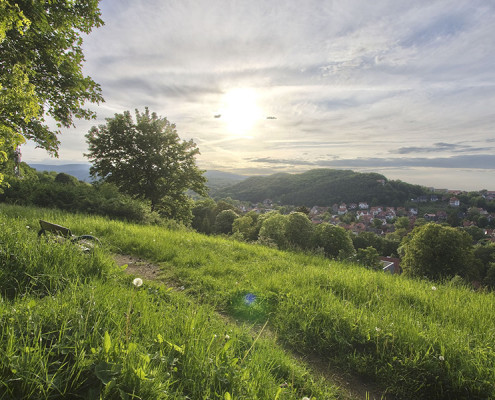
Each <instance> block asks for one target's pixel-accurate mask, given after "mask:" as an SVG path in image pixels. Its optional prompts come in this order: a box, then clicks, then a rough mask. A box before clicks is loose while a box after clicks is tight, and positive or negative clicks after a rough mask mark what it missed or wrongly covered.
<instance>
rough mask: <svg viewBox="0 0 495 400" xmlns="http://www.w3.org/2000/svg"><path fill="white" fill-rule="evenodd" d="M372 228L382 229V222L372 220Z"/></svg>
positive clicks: (375, 219)
mask: <svg viewBox="0 0 495 400" xmlns="http://www.w3.org/2000/svg"><path fill="white" fill-rule="evenodd" d="M372 224H373V227H374V228H375V229H382V227H383V221H382V220H381V219H380V218H373V223H372Z"/></svg>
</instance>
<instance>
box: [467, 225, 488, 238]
mask: <svg viewBox="0 0 495 400" xmlns="http://www.w3.org/2000/svg"><path fill="white" fill-rule="evenodd" d="M462 230H463V231H465V232H466V233H468V234H469V236H471V238H472V239H473V242H478V241H480V240H482V239H484V238H486V235H485V231H484V230H483V229H481V228H478V227H477V226H474V225H473V226H468V227H467V228H462Z"/></svg>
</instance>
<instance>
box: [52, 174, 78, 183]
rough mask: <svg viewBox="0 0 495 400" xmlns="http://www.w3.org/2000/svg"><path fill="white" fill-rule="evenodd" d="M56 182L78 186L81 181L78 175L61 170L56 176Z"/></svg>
mask: <svg viewBox="0 0 495 400" xmlns="http://www.w3.org/2000/svg"><path fill="white" fill-rule="evenodd" d="M55 182H56V183H61V184H64V185H72V186H76V185H77V184H78V182H79V181H78V180H77V178H76V177H74V176H72V175H69V174H66V173H65V172H60V173H59V174H57V176H56V177H55Z"/></svg>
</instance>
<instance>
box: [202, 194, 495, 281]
mask: <svg viewBox="0 0 495 400" xmlns="http://www.w3.org/2000/svg"><path fill="white" fill-rule="evenodd" d="M234 203H235V201H233V202H228V201H225V200H220V201H219V202H218V203H215V202H214V201H213V200H212V199H204V200H199V201H197V202H196V203H195V206H194V208H193V215H194V217H193V220H192V227H193V228H194V229H196V230H197V231H199V232H202V233H206V234H224V235H229V236H231V237H232V238H234V239H236V240H241V241H247V242H251V243H258V244H262V245H266V246H270V247H276V248H279V249H282V250H301V251H306V252H311V253H314V254H321V255H324V256H325V257H328V258H330V259H336V260H341V261H348V262H354V263H357V264H361V265H363V266H365V267H367V268H371V269H380V268H381V267H382V265H381V263H380V256H392V257H400V258H401V260H402V261H401V266H402V268H403V270H404V273H405V274H406V275H409V276H416V277H420V278H423V277H426V278H429V279H432V280H436V281H444V280H451V279H454V280H458V281H461V282H464V283H468V284H472V285H474V286H475V287H478V288H480V287H486V288H492V289H493V288H495V243H491V242H489V241H488V240H487V239H486V238H485V236H484V234H483V232H482V230H481V229H480V228H477V227H469V228H454V227H450V226H447V225H446V224H437V223H426V222H425V223H424V224H421V225H417V226H415V227H414V229H412V230H411V229H409V228H407V229H406V228H405V226H408V225H409V220H408V218H405V217H403V218H398V219H397V221H396V223H395V226H396V228H397V230H396V232H395V233H393V234H389V235H387V236H385V237H384V236H381V235H377V234H375V233H373V232H361V233H359V234H358V235H355V234H352V233H351V232H350V231H347V230H345V229H344V228H342V227H340V226H337V225H333V224H330V223H327V222H323V223H321V224H317V225H315V224H313V223H312V222H311V221H310V219H309V218H308V216H307V214H306V213H304V212H300V211H293V212H291V213H290V214H281V213H280V211H270V212H267V213H265V214H258V213H257V212H254V211H250V212H247V213H244V214H243V213H242V212H240V210H239V209H237V208H236V206H235V205H234ZM300 209H301V210H303V211H304V207H300ZM480 233H481V235H480Z"/></svg>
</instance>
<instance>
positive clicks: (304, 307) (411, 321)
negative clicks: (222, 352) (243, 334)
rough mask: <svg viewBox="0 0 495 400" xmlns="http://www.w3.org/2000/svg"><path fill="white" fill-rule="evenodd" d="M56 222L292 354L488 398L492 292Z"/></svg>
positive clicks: (432, 392) (72, 219) (109, 224)
mask: <svg viewBox="0 0 495 400" xmlns="http://www.w3.org/2000/svg"><path fill="white" fill-rule="evenodd" d="M38 213H39V211H38ZM61 219H62V222H64V221H66V222H67V224H69V225H70V226H71V228H73V229H79V230H80V231H84V230H88V231H92V232H93V233H95V234H97V235H101V236H102V238H103V240H104V242H106V243H107V244H108V245H109V246H111V248H112V249H114V250H118V251H121V252H124V253H130V254H135V255H139V256H142V257H147V258H150V259H153V260H155V261H156V262H160V263H161V265H162V268H163V270H164V272H165V274H167V275H168V278H169V279H173V280H175V281H176V282H177V284H179V285H183V286H185V288H186V293H188V294H189V295H192V296H195V297H196V298H197V299H198V300H200V301H202V302H204V303H209V304H212V305H215V306H216V307H217V308H219V309H222V310H223V311H226V312H229V313H231V314H232V315H234V316H236V317H237V318H240V319H244V320H248V321H258V322H263V321H265V320H267V319H269V321H270V322H269V326H270V327H271V329H272V330H274V331H276V332H277V334H278V335H279V338H280V339H281V340H282V341H284V342H285V343H286V344H287V345H289V346H291V347H292V348H293V349H295V350H296V351H300V352H302V353H316V354H318V355H320V356H322V357H325V358H327V359H330V360H331V361H332V362H333V363H335V364H336V365H340V366H342V367H343V368H347V369H348V370H350V371H353V372H355V373H358V374H361V375H362V376H364V377H365V378H368V379H372V380H373V381H376V382H379V383H380V384H381V385H382V386H383V387H384V388H386V389H387V391H389V392H391V393H394V394H395V395H396V396H398V397H403V398H412V397H414V398H466V399H467V398H469V399H473V398H495V388H494V382H495V352H494V348H493V343H494V342H495V319H494V318H493V315H494V311H495V297H494V294H493V293H475V292H472V291H471V290H470V289H468V288H465V287H457V286H454V285H448V284H445V285H438V284H436V285H435V284H433V283H431V282H428V281H424V280H412V279H406V278H404V277H393V276H389V275H386V274H383V273H380V272H373V271H368V270H365V269H363V268H359V267H356V266H349V265H345V264H341V263H334V262H329V261H328V260H326V259H324V258H321V257H312V256H308V255H302V254H296V253H289V252H280V251H276V250H273V249H268V248H265V247H261V246H252V245H247V244H243V243H238V242H235V241H230V240H225V239H219V238H211V237H205V236H202V235H198V234H195V233H193V232H190V231H187V230H177V231H171V230H164V229H163V228H159V227H142V226H138V225H131V224H124V223H121V222H113V221H108V220H104V219H98V218H94V217H91V218H86V217H82V216H70V215H62V216H61ZM81 233H82V232H81Z"/></svg>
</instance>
